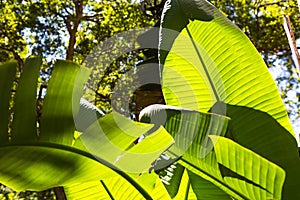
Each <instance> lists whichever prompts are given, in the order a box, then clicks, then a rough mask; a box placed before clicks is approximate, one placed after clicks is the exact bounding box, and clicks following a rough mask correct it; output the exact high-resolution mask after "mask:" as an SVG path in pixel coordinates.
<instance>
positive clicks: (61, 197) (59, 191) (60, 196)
mask: <svg viewBox="0 0 300 200" xmlns="http://www.w3.org/2000/svg"><path fill="white" fill-rule="evenodd" d="M53 191H54V193H55V196H56V200H67V197H66V194H65V190H64V188H63V187H56V188H53Z"/></svg>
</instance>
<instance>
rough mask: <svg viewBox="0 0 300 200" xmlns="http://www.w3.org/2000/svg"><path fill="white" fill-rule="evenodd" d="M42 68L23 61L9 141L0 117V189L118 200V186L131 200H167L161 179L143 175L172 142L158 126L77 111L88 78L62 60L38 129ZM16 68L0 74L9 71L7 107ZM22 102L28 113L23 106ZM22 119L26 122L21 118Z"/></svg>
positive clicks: (86, 109)
mask: <svg viewBox="0 0 300 200" xmlns="http://www.w3.org/2000/svg"><path fill="white" fill-rule="evenodd" d="M40 63H41V59H40V58H33V59H28V60H27V61H26V63H25V68H24V71H23V73H22V74H21V78H20V81H19V85H18V88H17V96H16V100H15V104H16V105H15V106H14V111H15V116H16V118H14V119H15V120H16V121H13V126H12V129H13V130H12V132H13V134H12V135H11V137H10V140H8V131H7V127H8V123H9V120H7V119H6V118H3V116H1V119H0V120H1V124H2V125H3V127H2V129H3V130H5V132H1V138H3V139H5V138H6V142H3V143H1V145H0V152H1V153H0V161H1V165H0V182H1V183H4V184H5V185H7V186H9V187H11V188H13V189H15V190H17V191H21V190H36V191H39V190H45V189H48V188H51V187H56V186H66V189H67V193H68V195H70V198H71V199H72V198H73V197H74V198H75V196H74V195H76V194H80V195H82V194H83V192H84V191H87V193H86V195H91V196H90V197H92V196H93V195H94V197H95V198H98V197H100V196H99V195H100V194H102V193H101V191H102V190H103V189H104V190H105V191H111V194H114V195H115V198H119V197H120V196H122V191H121V189H120V188H121V187H122V190H123V192H126V194H128V197H129V198H130V197H139V198H141V199H168V198H169V197H168V193H167V192H166V190H165V189H164V187H163V185H162V183H161V182H160V180H159V179H158V176H157V175H156V174H155V173H151V174H148V170H149V169H150V168H151V166H152V162H153V161H155V160H156V159H157V158H158V157H159V155H160V154H161V153H162V152H163V151H165V150H166V149H167V148H168V147H169V146H170V145H171V144H172V143H173V138H172V137H171V136H170V135H169V134H168V133H167V132H166V130H165V129H164V128H163V127H160V128H159V129H157V130H155V131H150V129H151V128H152V126H153V125H149V124H142V123H136V122H133V121H131V120H129V119H127V118H126V117H123V116H122V115H120V114H118V113H111V114H108V115H107V116H105V117H104V118H103V119H99V120H98V118H99V116H101V115H102V114H103V113H101V111H100V112H99V110H97V109H95V108H94V107H93V106H90V105H89V104H88V102H83V101H81V104H82V106H80V97H81V96H82V92H83V87H84V83H85V81H86V80H87V79H88V76H89V70H87V69H86V68H83V67H80V66H79V65H76V64H74V63H71V62H67V61H59V62H57V63H56V64H55V65H54V71H53V74H52V76H51V79H50V81H49V85H48V88H47V94H46V97H45V100H44V104H43V113H42V116H41V123H40V126H39V127H37V126H36V123H37V121H36V107H35V105H36V91H37V76H38V72H39V65H40ZM15 67H16V64H15V63H7V64H4V65H1V66H0V69H2V70H1V72H7V73H8V76H9V77H10V78H11V81H7V84H4V85H3V86H2V87H0V92H1V94H4V95H3V97H4V98H3V102H4V100H5V105H6V106H7V107H8V102H9V99H10V93H11V85H12V81H13V77H14V76H15V74H14V72H15V69H14V68H15ZM1 75H3V74H2V73H1ZM22 97H23V98H24V99H22ZM23 100H26V103H27V104H28V105H29V106H28V107H26V106H24V102H23ZM5 109H6V113H4V114H5V117H7V118H8V119H9V116H8V109H7V108H5ZM27 112H28V118H26V119H24V118H25V115H26V113H27ZM74 118H75V122H74ZM82 118H86V119H85V120H84V122H81V120H80V119H82ZM22 119H23V121H22ZM5 123H6V124H5ZM75 123H77V124H76V127H80V130H79V131H83V132H81V133H79V132H76V134H77V135H76V134H75V135H74V130H75ZM90 124H91V126H90V127H88V126H89V125H90ZM5 125H6V126H5ZM87 127H88V128H87ZM38 128H40V130H39V131H38ZM37 133H38V134H37ZM74 137H75V138H74ZM98 145H99V146H98ZM122 170H123V171H122ZM144 172H145V173H144ZM121 180H122V181H121ZM81 183H82V186H80V185H81ZM96 183H100V186H99V185H98V186H97V184H96ZM111 184H113V185H111ZM114 186H115V187H114ZM123 186H124V188H123ZM111 187H112V188H111ZM99 188H100V189H99ZM72 191H74V192H75V194H72ZM97 192H100V193H97ZM116 192H117V193H116ZM108 194H109V193H107V192H104V193H103V195H104V196H101V197H100V199H103V198H106V197H107V198H110V199H113V198H112V196H110V195H108ZM87 198H88V197H87ZM75 199H76V198H75Z"/></svg>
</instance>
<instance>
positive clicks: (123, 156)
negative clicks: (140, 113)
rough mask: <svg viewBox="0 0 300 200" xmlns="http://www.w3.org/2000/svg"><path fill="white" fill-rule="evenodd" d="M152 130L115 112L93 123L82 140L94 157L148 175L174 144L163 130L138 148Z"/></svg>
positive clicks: (155, 133)
mask: <svg viewBox="0 0 300 200" xmlns="http://www.w3.org/2000/svg"><path fill="white" fill-rule="evenodd" d="M152 126H153V125H148V124H142V123H136V122H133V121H131V120H129V119H126V118H125V117H123V116H121V115H120V114H118V113H114V112H113V113H111V114H108V115H106V116H105V117H103V118H100V119H99V120H98V121H96V122H95V123H93V124H92V125H91V126H90V127H89V128H88V129H87V130H86V131H84V133H83V134H82V135H81V136H80V139H78V140H80V141H81V142H82V143H83V144H84V145H85V146H86V148H87V149H88V150H89V151H90V152H91V153H92V154H94V155H95V156H97V157H100V158H103V159H105V160H107V161H108V162H110V163H112V164H114V165H115V166H117V167H118V168H120V169H122V170H124V171H126V172H134V173H141V172H147V171H148V170H149V168H150V167H151V163H152V162H153V161H155V160H156V159H157V158H158V157H159V155H160V154H161V153H162V152H164V151H165V150H166V149H167V148H168V147H169V146H170V145H171V144H172V143H173V138H172V137H171V136H170V135H169V134H168V133H167V132H166V131H165V129H164V128H162V127H161V128H159V129H158V130H157V131H155V132H153V133H151V134H150V135H148V136H146V137H145V138H144V139H142V140H141V141H140V142H138V143H137V144H135V142H136V141H137V140H138V139H139V137H141V136H142V135H143V134H146V133H147V131H149V130H150V129H151V128H152ZM75 144H76V142H75Z"/></svg>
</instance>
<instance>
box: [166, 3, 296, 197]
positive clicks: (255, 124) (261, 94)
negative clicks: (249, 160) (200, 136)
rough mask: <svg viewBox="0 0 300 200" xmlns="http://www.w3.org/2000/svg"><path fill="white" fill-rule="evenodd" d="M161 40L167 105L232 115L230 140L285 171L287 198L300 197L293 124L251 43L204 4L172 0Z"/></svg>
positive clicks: (211, 7)
mask: <svg viewBox="0 0 300 200" xmlns="http://www.w3.org/2000/svg"><path fill="white" fill-rule="evenodd" d="M201 13H202V14H201ZM175 22H178V23H177V24H176V23H175ZM168 29H171V30H168ZM160 40H161V42H160V62H161V64H164V66H163V70H162V78H163V91H164V96H165V99H166V102H167V104H169V105H175V106H180V107H186V108H192V109H196V110H199V111H204V112H207V111H210V112H213V113H218V114H221V115H226V116H228V117H230V118H231V121H230V123H229V127H230V129H229V130H230V131H229V132H228V133H227V134H226V137H229V138H231V139H232V140H234V141H235V142H237V143H238V144H241V145H242V146H244V147H246V148H249V149H250V150H252V151H254V152H255V153H257V154H259V155H260V156H263V157H264V158H266V159H268V160H269V161H271V162H273V163H275V164H277V165H278V166H280V167H282V168H283V169H284V170H285V172H286V174H287V176H286V181H285V184H284V186H283V192H282V198H283V199H297V198H300V196H299V195H300V193H297V192H295V190H296V188H297V185H299V184H300V173H299V172H298V170H297V169H299V167H300V161H299V156H298V150H297V143H296V141H295V138H294V137H293V130H292V126H291V124H290V122H289V119H288V116H287V114H286V111H285V108H284V106H283V103H282V101H281V99H280V95H279V93H278V91H277V88H276V86H275V83H274V81H273V80H272V77H271V76H270V74H269V72H268V70H267V67H266V66H265V64H264V62H263V59H262V58H261V56H260V55H259V53H258V52H257V51H256V49H255V47H254V46H253V45H252V43H251V42H250V40H249V39H248V38H247V37H246V36H245V35H244V34H243V33H242V31H241V30H239V29H238V28H237V27H236V26H235V25H233V23H231V22H230V21H229V20H228V19H226V17H224V16H223V15H222V14H221V13H220V12H219V11H218V10H217V9H216V8H215V7H213V6H212V5H211V4H209V3H208V2H206V1H204V0H191V1H183V0H172V1H167V4H166V6H165V9H164V16H163V19H162V24H161V35H160ZM222 102H225V103H222Z"/></svg>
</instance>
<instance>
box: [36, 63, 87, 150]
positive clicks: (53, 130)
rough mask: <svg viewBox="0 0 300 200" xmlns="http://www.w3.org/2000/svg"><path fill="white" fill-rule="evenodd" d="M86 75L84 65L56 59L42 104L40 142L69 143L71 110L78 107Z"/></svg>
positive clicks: (72, 121)
mask: <svg viewBox="0 0 300 200" xmlns="http://www.w3.org/2000/svg"><path fill="white" fill-rule="evenodd" d="M89 74H90V71H89V70H88V69H87V68H83V67H80V66H79V65H77V64H74V63H72V62H68V61H62V60H61V61H58V62H56V64H55V65H54V70H53V73H52V78H51V79H50V81H49V85H48V89H47V95H46V98H45V100H44V103H43V113H42V119H41V125H40V129H41V134H40V137H39V140H40V141H47V142H49V141H50V142H54V143H60V144H66V145H71V144H72V141H73V133H74V130H75V126H74V118H73V113H76V111H78V110H79V100H80V94H82V88H83V85H84V83H85V82H86V81H87V79H88V77H89ZM80 88H81V89H80ZM74 93H78V94H79V95H78V94H74Z"/></svg>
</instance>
